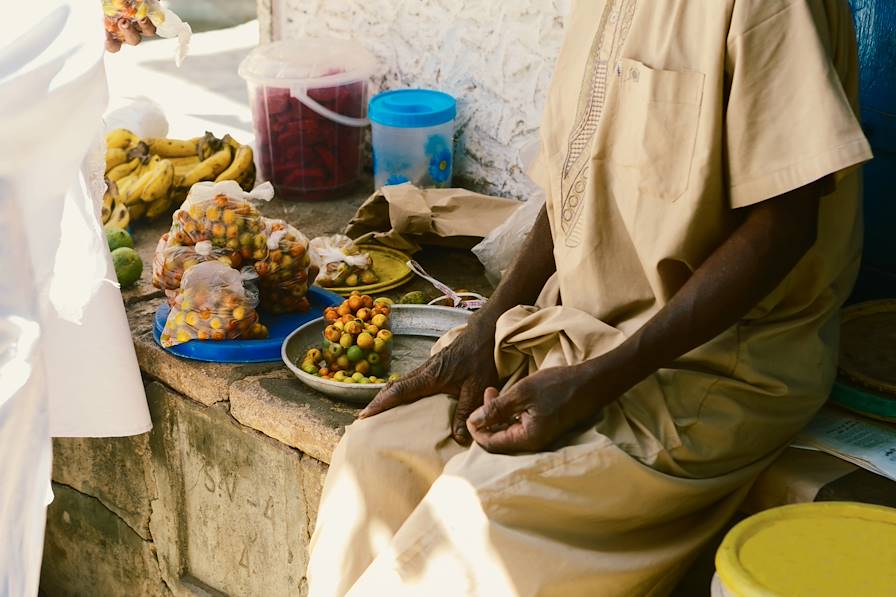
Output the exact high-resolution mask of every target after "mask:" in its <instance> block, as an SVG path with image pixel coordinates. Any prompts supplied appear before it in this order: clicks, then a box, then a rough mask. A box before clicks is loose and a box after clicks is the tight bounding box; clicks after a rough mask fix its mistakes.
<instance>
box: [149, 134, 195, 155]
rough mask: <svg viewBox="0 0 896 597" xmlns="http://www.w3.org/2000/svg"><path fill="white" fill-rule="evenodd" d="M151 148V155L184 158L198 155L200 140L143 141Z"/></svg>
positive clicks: (154, 138) (163, 139) (154, 139)
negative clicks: (197, 145)
mask: <svg viewBox="0 0 896 597" xmlns="http://www.w3.org/2000/svg"><path fill="white" fill-rule="evenodd" d="M143 141H144V142H145V143H146V144H147V145H148V146H149V153H151V154H154V155H157V156H159V157H163V158H183V157H189V156H191V155H196V154H197V152H198V149H197V147H196V144H197V142H198V141H199V139H185V140H184V139H165V138H162V137H153V138H149V139H144V140H143Z"/></svg>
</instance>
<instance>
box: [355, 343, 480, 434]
mask: <svg viewBox="0 0 896 597" xmlns="http://www.w3.org/2000/svg"><path fill="white" fill-rule="evenodd" d="M497 383H498V371H497V369H496V368H495V338H494V327H489V326H483V327H482V328H472V327H470V328H467V329H466V330H465V331H464V332H463V333H462V334H461V335H460V336H459V337H458V338H456V339H455V340H454V342H452V343H451V344H450V345H449V346H448V347H446V348H445V349H444V350H442V351H440V352H439V353H437V354H435V355H434V356H432V357H430V358H429V360H427V361H426V362H425V363H424V364H423V365H421V366H420V367H418V368H417V369H415V370H414V371H412V372H411V373H409V374H408V375H406V376H405V377H404V378H402V379H400V380H398V381H396V382H393V383H390V384H388V385H387V386H386V387H385V388H383V389H382V390H381V391H380V393H379V394H377V395H376V397H375V398H374V399H373V401H372V402H371V403H370V404H369V405H367V408H365V409H364V410H363V411H361V414H360V415H359V417H360V418H365V417H372V416H373V415H375V414H378V413H381V412H383V411H386V410H389V409H390V408H393V407H396V406H399V405H401V404H410V403H411V402H415V401H417V400H419V399H420V398H425V397H427V396H432V395H433V394H439V393H446V394H452V395H454V396H457V408H456V409H455V411H454V420H453V422H452V424H451V432H452V435H453V436H454V439H455V440H456V441H457V442H458V443H459V444H461V445H465V446H466V445H469V444H470V441H471V438H470V435H469V433H468V431H467V425H466V421H467V417H469V416H470V413H472V412H473V411H474V410H476V408H477V407H479V406H480V405H481V404H482V397H483V395H484V393H485V389H486V388H488V387H490V386H494V385H496V384H497Z"/></svg>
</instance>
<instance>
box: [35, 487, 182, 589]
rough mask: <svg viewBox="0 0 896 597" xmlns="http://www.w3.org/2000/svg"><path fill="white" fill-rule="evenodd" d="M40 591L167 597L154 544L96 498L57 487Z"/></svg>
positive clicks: (48, 526) (48, 525)
mask: <svg viewBox="0 0 896 597" xmlns="http://www.w3.org/2000/svg"><path fill="white" fill-rule="evenodd" d="M53 493H54V494H55V499H54V500H53V503H52V504H50V507H49V508H48V510H47V532H46V539H45V542H44V557H43V566H42V569H41V592H42V593H43V594H45V595H53V596H54V597H56V596H58V597H68V596H72V597H76V596H82V595H83V596H85V597H95V596H97V595H140V596H141V597H144V596H145V597H153V596H156V595H158V596H167V595H170V594H171V593H170V591H169V590H168V589H167V587H166V586H165V584H164V582H163V581H162V578H161V575H160V574H159V567H158V563H157V561H156V557H155V550H154V549H153V546H152V543H150V542H148V541H144V540H143V539H142V538H141V537H140V536H139V535H138V534H137V533H135V532H134V530H133V529H132V528H131V527H130V526H128V525H127V524H126V523H125V522H124V520H122V519H121V518H119V517H118V516H117V515H116V514H115V513H114V512H112V511H111V510H109V509H107V508H106V507H105V506H103V504H102V503H100V501H99V500H97V499H96V498H93V497H90V496H87V495H84V494H82V493H79V492H77V491H75V490H74V489H71V488H69V487H66V486H64V485H58V484H56V483H54V484H53Z"/></svg>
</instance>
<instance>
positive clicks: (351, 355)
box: [345, 346, 364, 363]
mask: <svg viewBox="0 0 896 597" xmlns="http://www.w3.org/2000/svg"><path fill="white" fill-rule="evenodd" d="M345 356H347V357H348V360H350V361H351V362H353V363H354V362H356V361H360V360H361V359H363V358H364V351H363V350H361V347H360V346H351V347H349V349H348V350H346V351H345Z"/></svg>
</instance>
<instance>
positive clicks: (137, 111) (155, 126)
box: [103, 95, 168, 138]
mask: <svg viewBox="0 0 896 597" xmlns="http://www.w3.org/2000/svg"><path fill="white" fill-rule="evenodd" d="M103 122H105V124H106V131H107V132H108V131H112V130H115V129H127V130H129V131H133V132H134V133H135V134H136V135H137V136H138V137H141V138H146V137H166V136H167V135H168V119H167V118H165V113H164V112H162V108H160V107H159V104H157V103H155V102H154V101H152V100H151V99H149V98H148V97H144V96H142V95H141V96H139V97H135V98H134V99H133V100H131V101H130V102H128V103H127V104H125V105H124V106H121V107H120V108H118V109H116V110H111V111H109V112H108V113H107V114H106V115H105V116H103Z"/></svg>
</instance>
